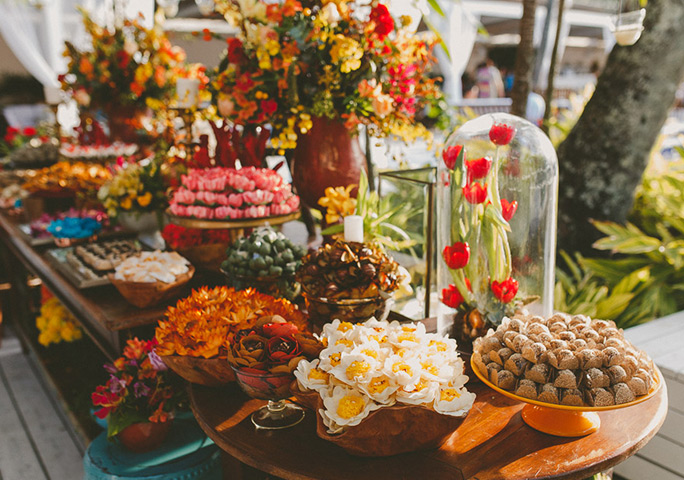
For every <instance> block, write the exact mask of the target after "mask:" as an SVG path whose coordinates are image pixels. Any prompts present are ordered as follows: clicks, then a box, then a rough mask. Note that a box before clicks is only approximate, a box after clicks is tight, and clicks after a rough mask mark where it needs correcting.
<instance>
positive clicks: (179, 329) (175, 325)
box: [156, 287, 309, 358]
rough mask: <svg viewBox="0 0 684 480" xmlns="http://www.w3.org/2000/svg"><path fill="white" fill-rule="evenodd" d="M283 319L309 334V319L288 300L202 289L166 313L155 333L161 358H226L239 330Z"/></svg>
mask: <svg viewBox="0 0 684 480" xmlns="http://www.w3.org/2000/svg"><path fill="white" fill-rule="evenodd" d="M268 315H280V316H281V317H283V318H285V319H287V320H288V321H289V322H291V323H294V324H295V325H297V327H298V328H299V329H300V330H301V331H308V330H309V327H308V323H307V321H306V318H305V317H304V315H303V314H302V312H300V311H299V310H298V309H297V307H296V306H294V305H293V304H292V303H290V302H289V301H287V300H285V299H276V298H273V297H271V296H270V295H265V294H263V293H259V292H257V291H256V290H253V289H251V288H250V289H247V290H240V291H236V290H235V289H234V288H227V287H216V288H208V287H202V288H200V289H198V290H193V292H192V294H191V295H190V296H189V297H187V298H184V299H181V300H179V301H178V302H177V303H176V306H175V307H169V308H168V309H167V311H166V315H165V316H166V319H165V320H160V321H159V324H158V326H157V330H156V338H157V341H158V342H159V345H157V347H156V351H157V353H158V354H159V355H182V356H191V357H203V358H214V357H223V356H225V354H226V351H227V348H228V346H229V345H230V342H231V340H232V338H233V336H234V335H235V333H236V332H237V331H238V330H242V329H245V328H251V327H253V326H254V324H255V323H256V322H257V320H258V319H259V318H261V317H263V316H268Z"/></svg>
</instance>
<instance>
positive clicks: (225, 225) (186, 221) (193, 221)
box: [166, 209, 301, 230]
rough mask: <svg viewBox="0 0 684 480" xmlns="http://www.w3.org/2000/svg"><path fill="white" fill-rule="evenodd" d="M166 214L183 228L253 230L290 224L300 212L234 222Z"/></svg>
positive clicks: (172, 221) (168, 211)
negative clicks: (266, 226)
mask: <svg viewBox="0 0 684 480" xmlns="http://www.w3.org/2000/svg"><path fill="white" fill-rule="evenodd" d="M166 214H167V215H168V217H169V220H170V222H171V223H173V224H175V225H179V226H181V227H185V228H197V229H217V230H218V229H243V228H254V227H263V226H265V225H270V226H272V227H273V226H275V225H282V224H283V223H287V222H291V221H292V220H297V219H298V218H299V216H300V215H301V213H300V211H299V210H297V211H296V212H292V213H287V214H285V215H273V216H270V217H260V218H240V219H236V220H230V219H226V220H205V219H200V218H192V217H179V216H176V215H174V214H172V213H171V211H170V210H168V209H167V210H166Z"/></svg>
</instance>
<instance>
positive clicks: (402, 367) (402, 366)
mask: <svg viewBox="0 0 684 480" xmlns="http://www.w3.org/2000/svg"><path fill="white" fill-rule="evenodd" d="M392 371H393V372H394V373H399V372H403V373H405V374H407V375H408V376H409V377H412V376H413V369H412V368H411V367H410V366H409V365H407V364H406V363H404V362H397V363H395V364H394V365H392Z"/></svg>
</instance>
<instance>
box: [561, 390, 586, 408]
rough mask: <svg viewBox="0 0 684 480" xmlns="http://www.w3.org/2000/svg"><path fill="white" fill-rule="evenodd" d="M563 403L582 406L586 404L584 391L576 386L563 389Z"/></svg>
mask: <svg viewBox="0 0 684 480" xmlns="http://www.w3.org/2000/svg"><path fill="white" fill-rule="evenodd" d="M560 400H561V404H563V405H574V406H576V407H580V406H582V405H583V404H584V402H583V399H582V392H581V391H579V390H578V389H576V388H568V389H563V390H561V399H560Z"/></svg>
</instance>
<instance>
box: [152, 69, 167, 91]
mask: <svg viewBox="0 0 684 480" xmlns="http://www.w3.org/2000/svg"><path fill="white" fill-rule="evenodd" d="M154 81H155V82H156V83H157V86H158V87H163V86H164V85H166V69H165V68H164V67H162V66H161V65H157V66H156V67H155V69H154Z"/></svg>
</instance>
